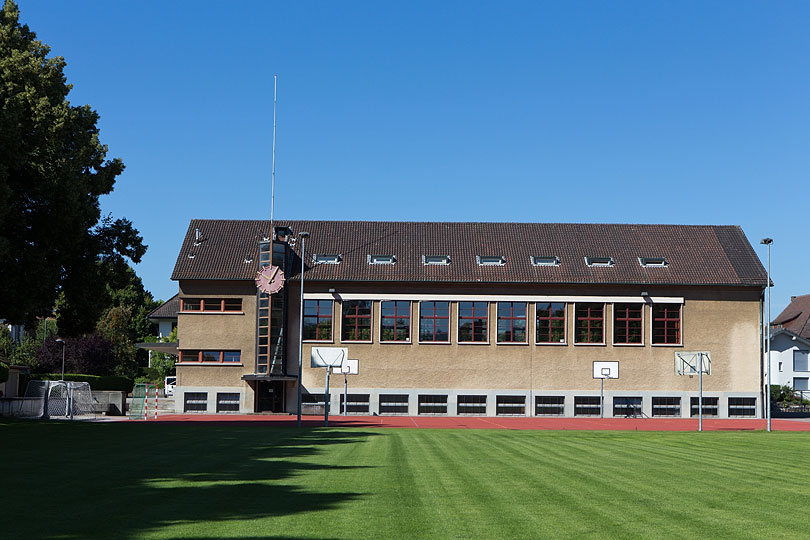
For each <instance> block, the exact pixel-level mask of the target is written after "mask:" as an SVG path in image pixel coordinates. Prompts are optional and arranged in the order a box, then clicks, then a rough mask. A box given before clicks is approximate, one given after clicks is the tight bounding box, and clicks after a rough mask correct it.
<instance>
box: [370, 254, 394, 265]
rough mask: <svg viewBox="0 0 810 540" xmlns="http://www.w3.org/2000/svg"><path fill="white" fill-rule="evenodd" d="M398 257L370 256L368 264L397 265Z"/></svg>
mask: <svg viewBox="0 0 810 540" xmlns="http://www.w3.org/2000/svg"><path fill="white" fill-rule="evenodd" d="M396 262H397V257H396V255H369V256H368V264H395V263H396Z"/></svg>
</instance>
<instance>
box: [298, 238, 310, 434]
mask: <svg viewBox="0 0 810 540" xmlns="http://www.w3.org/2000/svg"><path fill="white" fill-rule="evenodd" d="M298 236H300V237H301V291H300V292H301V298H300V299H299V305H298V427H301V374H302V373H301V372H302V367H303V365H304V358H303V354H304V257H305V253H306V244H307V238H309V233H308V232H301V233H298Z"/></svg>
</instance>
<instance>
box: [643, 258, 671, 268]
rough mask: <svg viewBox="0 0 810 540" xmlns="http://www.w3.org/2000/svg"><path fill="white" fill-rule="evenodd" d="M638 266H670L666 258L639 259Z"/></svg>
mask: <svg viewBox="0 0 810 540" xmlns="http://www.w3.org/2000/svg"><path fill="white" fill-rule="evenodd" d="M638 264H640V265H641V266H643V267H645V268H646V267H648V266H649V267H652V268H664V267H667V266H669V262H667V260H666V259H665V258H664V257H639V258H638Z"/></svg>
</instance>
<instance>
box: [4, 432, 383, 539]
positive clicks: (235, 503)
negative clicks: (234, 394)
mask: <svg viewBox="0 0 810 540" xmlns="http://www.w3.org/2000/svg"><path fill="white" fill-rule="evenodd" d="M24 427H25V429H23V430H20V431H24V432H25V433H24V434H23V436H21V437H19V438H17V439H16V440H15V444H12V445H11V446H12V447H14V448H13V449H12V451H15V453H16V454H17V455H18V456H20V459H19V460H18V462H17V463H18V465H19V466H18V467H17V468H15V469H14V470H9V471H8V473H5V471H3V472H4V474H5V476H6V479H7V480H9V482H10V485H14V486H17V487H18V489H16V490H15V491H14V495H13V496H12V497H2V496H1V495H0V498H1V499H2V500H3V502H2V506H3V507H4V510H5V511H4V512H3V513H4V514H5V515H7V516H15V517H14V518H13V519H11V520H4V521H5V523H4V529H5V532H4V537H5V538H10V539H11V538H43V539H57V538H58V539H79V538H81V539H85V538H88V539H89V538H104V539H121V540H127V539H130V538H140V537H142V536H144V535H148V536H155V535H158V536H161V537H167V538H168V537H170V535H169V531H168V530H167V531H165V532H166V535H165V536H164V535H161V534H160V531H161V529H163V528H164V527H168V526H172V525H186V527H185V529H184V530H185V532H186V533H189V532H190V533H191V534H193V535H196V534H199V536H200V537H203V536H204V533H202V531H205V530H206V527H210V526H212V525H214V524H216V525H217V527H221V524H222V523H223V522H225V523H228V522H233V526H234V532H236V533H237V534H239V533H240V532H241V530H244V528H245V522H250V521H251V520H259V519H266V518H274V517H281V516H290V515H295V514H299V513H304V512H306V513H313V512H319V511H325V510H331V509H336V508H339V507H341V506H343V505H346V504H349V503H351V502H353V501H356V500H357V499H359V498H361V497H362V496H363V495H364V494H362V493H355V492H351V491H344V490H340V489H339V488H338V489H332V490H329V489H319V487H320V486H327V487H328V486H340V485H343V484H345V483H348V482H346V481H345V479H346V478H347V477H346V475H347V474H349V475H351V474H353V473H352V472H351V471H352V470H356V469H363V468H365V467H361V466H352V465H347V464H340V463H335V462H334V461H336V458H335V457H333V456H332V455H330V452H331V450H330V447H333V446H334V445H345V444H362V443H363V442H364V441H365V440H367V439H368V438H369V437H375V436H380V434H379V433H369V432H364V431H337V430H328V429H321V430H308V429H304V430H299V429H267V428H263V427H261V426H256V425H253V426H229V425H223V424H218V425H216V426H211V425H206V426H200V425H195V424H186V425H177V424H173V425H168V424H161V423H159V422H158V423H154V424H146V423H120V424H106V425H102V424H84V425H78V424H73V425H70V424H65V423H44V424H43V423H38V424H37V426H36V427H38V428H39V429H30V427H29V426H24ZM6 449H7V450H9V448H8V447H7V448H6ZM2 469H5V467H3V468H2ZM2 469H0V470H2ZM308 477H309V478H308ZM313 479H314V480H313ZM302 518H303V516H302ZM267 523H270V524H272V521H270V522H267ZM206 524H207V525H206ZM188 525H192V529H191V530H189V529H188V527H187V526H188ZM9 526H10V529H9V528H8V527H9ZM194 526H197V527H199V530H200V533H195V529H193V527H194ZM240 529H241V530H240ZM267 532H280V533H281V532H282V531H267ZM6 533H7V534H9V535H8V536H5V534H6ZM282 534H283V533H282ZM183 537H184V538H185V537H186V536H183ZM214 538H216V536H214ZM268 538H275V539H277V540H278V539H280V538H283V536H276V537H268Z"/></svg>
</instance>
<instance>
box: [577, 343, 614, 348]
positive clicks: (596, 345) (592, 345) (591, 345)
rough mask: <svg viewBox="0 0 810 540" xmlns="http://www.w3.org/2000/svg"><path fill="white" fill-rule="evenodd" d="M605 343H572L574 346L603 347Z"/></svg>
mask: <svg viewBox="0 0 810 540" xmlns="http://www.w3.org/2000/svg"><path fill="white" fill-rule="evenodd" d="M605 345H607V343H574V347H604V346H605Z"/></svg>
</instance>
